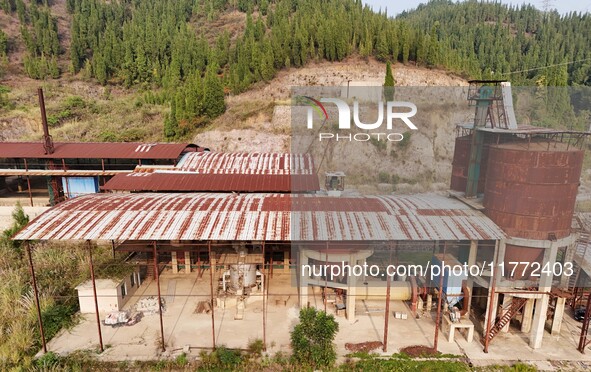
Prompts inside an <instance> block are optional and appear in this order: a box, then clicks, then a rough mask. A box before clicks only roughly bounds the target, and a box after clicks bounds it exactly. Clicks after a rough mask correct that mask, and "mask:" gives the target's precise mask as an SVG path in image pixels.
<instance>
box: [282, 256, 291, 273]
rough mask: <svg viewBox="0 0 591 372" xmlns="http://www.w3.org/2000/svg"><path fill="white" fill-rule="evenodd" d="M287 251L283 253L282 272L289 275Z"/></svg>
mask: <svg viewBox="0 0 591 372" xmlns="http://www.w3.org/2000/svg"><path fill="white" fill-rule="evenodd" d="M289 255H290V252H289V251H285V252H283V272H284V273H286V274H289Z"/></svg>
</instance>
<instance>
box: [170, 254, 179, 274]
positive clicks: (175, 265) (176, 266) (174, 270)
mask: <svg viewBox="0 0 591 372" xmlns="http://www.w3.org/2000/svg"><path fill="white" fill-rule="evenodd" d="M171 256H172V273H173V274H177V273H178V272H179V261H178V260H177V258H176V252H175V251H172V254H171Z"/></svg>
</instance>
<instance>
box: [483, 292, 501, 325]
mask: <svg viewBox="0 0 591 372" xmlns="http://www.w3.org/2000/svg"><path fill="white" fill-rule="evenodd" d="M486 297H487V299H486V308H487V311H486V312H485V313H484V326H483V330H484V333H486V324H487V322H488V308H489V306H492V311H491V313H490V318H491V322H490V325H491V327H492V325H493V324H494V322H495V319H496V318H497V308H498V306H499V294H498V293H495V295H494V296H493V299H492V303H491V301H490V295H488V296H486Z"/></svg>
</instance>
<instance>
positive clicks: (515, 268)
mask: <svg viewBox="0 0 591 372" xmlns="http://www.w3.org/2000/svg"><path fill="white" fill-rule="evenodd" d="M543 258H544V248H532V247H520V246H517V245H512V244H507V245H506V246H505V260H504V262H505V269H504V274H505V278H508V279H515V280H523V279H536V278H539V275H540V274H541V268H542V266H540V267H539V269H538V270H537V272H534V273H533V274H534V276H533V277H531V274H532V271H534V270H536V269H537V268H538V267H537V266H534V265H532V264H531V263H532V262H537V263H539V264H540V265H541V264H542V260H543ZM512 262H527V264H512ZM511 274H513V275H511ZM536 275H537V276H536Z"/></svg>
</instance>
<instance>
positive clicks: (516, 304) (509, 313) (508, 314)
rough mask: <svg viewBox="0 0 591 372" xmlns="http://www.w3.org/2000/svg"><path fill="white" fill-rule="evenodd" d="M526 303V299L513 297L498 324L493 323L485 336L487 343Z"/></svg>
mask: <svg viewBox="0 0 591 372" xmlns="http://www.w3.org/2000/svg"><path fill="white" fill-rule="evenodd" d="M526 302H527V298H522V297H513V299H512V301H511V304H509V306H508V308H507V309H506V310H505V309H503V310H504V311H503V315H502V316H501V318H500V319H499V321H498V322H495V324H493V325H492V326H491V328H490V332H489V333H488V335H486V338H487V339H488V342H490V341H492V339H493V338H495V336H496V335H497V334H498V333H499V332H500V331H501V329H503V328H504V327H505V326H506V325H507V324H509V322H510V321H511V319H513V317H514V316H515V315H517V313H518V312H519V311H520V310H521V309H522V308H523V306H524V305H525V303H526Z"/></svg>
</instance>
